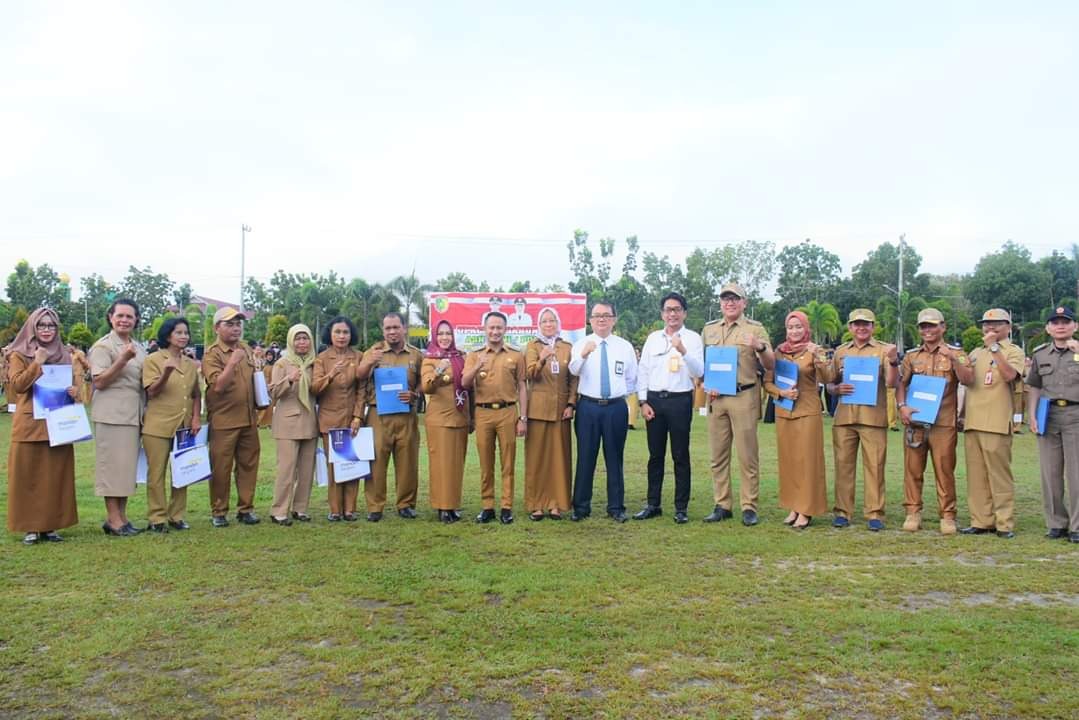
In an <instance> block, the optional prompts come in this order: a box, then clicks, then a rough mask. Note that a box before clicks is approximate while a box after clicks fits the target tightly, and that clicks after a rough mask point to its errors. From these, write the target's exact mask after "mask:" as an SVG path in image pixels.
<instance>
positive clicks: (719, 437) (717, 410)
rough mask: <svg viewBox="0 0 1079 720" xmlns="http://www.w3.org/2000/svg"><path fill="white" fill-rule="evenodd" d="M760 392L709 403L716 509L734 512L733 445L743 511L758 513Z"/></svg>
mask: <svg viewBox="0 0 1079 720" xmlns="http://www.w3.org/2000/svg"><path fill="white" fill-rule="evenodd" d="M759 392H760V391H759V390H758V389H757V387H756V386H753V387H751V388H746V389H745V390H743V391H742V392H740V393H738V394H737V395H720V396H719V397H718V398H716V399H715V400H712V401H711V402H710V403H709V410H708V436H709V439H710V440H711V446H712V485H713V491H714V494H715V502H716V505H719V506H720V507H722V508H724V509H726V510H730V509H731V444H732V441H733V444H734V447H735V449H736V450H737V451H738V464H739V465H740V466H741V469H742V484H741V487H740V488H739V500H740V501H741V506H742V509H743V510H754V511H755V510H756V509H757V497H758V496H759V494H760V484H761V477H760V460H759V451H758V447H757V422H758V421H759V420H760V417H761V404H760V395H759Z"/></svg>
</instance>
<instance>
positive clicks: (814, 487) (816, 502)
mask: <svg viewBox="0 0 1079 720" xmlns="http://www.w3.org/2000/svg"><path fill="white" fill-rule="evenodd" d="M776 446H777V447H776V449H777V450H778V453H779V506H780V507H782V508H786V509H787V510H793V511H794V512H799V513H802V514H803V515H809V516H814V515H823V514H824V513H825V512H827V511H828V486H827V484H826V483H825V480H824V422H823V421H822V420H821V416H820V415H816V414H814V415H806V416H805V417H800V418H793V419H791V418H782V417H776Z"/></svg>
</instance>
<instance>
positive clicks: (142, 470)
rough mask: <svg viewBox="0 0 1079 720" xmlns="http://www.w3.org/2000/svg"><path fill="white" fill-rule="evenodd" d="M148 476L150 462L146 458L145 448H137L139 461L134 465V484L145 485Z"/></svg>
mask: <svg viewBox="0 0 1079 720" xmlns="http://www.w3.org/2000/svg"><path fill="white" fill-rule="evenodd" d="M149 474H150V460H149V459H148V458H147V457H146V448H141V447H140V448H139V460H138V462H136V463H135V484H136V485H145V484H146V478H147V476H148V475H149Z"/></svg>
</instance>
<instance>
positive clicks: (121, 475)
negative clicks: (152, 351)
mask: <svg viewBox="0 0 1079 720" xmlns="http://www.w3.org/2000/svg"><path fill="white" fill-rule="evenodd" d="M107 317H108V319H109V325H110V326H111V327H112V332H110V333H109V334H108V335H106V336H105V337H103V338H101V339H100V340H98V341H97V342H96V343H94V346H93V347H91V348H90V355H89V360H90V375H91V376H92V377H93V378H94V397H93V405H92V406H91V418H92V419H93V421H94V450H95V453H96V458H97V459H96V464H95V472H94V492H95V493H96V494H97V496H98V497H103V498H105V512H106V513H107V515H108V516H107V517H106V519H105V522H104V523H102V524H101V529H102V530H104V531H105V534H106V535H113V536H122V537H126V536H130V535H138V534H139V533H140V532H142V531H141V530H138V529H137V528H135V526H134V525H132V524H131V521H129V520H128V519H127V499H128V498H129V497H131V496H132V495H134V494H135V474H136V472H137V468H138V464H139V437H140V435H141V433H140V430H141V427H142V411H143V408H144V407H145V400H144V398H145V394H144V393H143V389H142V363H143V361H144V360H146V351H145V350H143V349H142V347H141V346H140V345H139V344H138V343H137V342H136V338H135V335H134V333H135V329H136V328H137V327H138V326H139V317H140V315H139V306H138V305H137V304H135V301H134V300H131V299H129V298H120V299H118V300H116V301H115V302H113V303H112V305H110V306H109V310H108V313H107Z"/></svg>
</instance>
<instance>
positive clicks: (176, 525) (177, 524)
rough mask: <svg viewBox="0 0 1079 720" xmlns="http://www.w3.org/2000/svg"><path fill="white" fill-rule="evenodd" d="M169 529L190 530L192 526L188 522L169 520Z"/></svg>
mask: <svg viewBox="0 0 1079 720" xmlns="http://www.w3.org/2000/svg"><path fill="white" fill-rule="evenodd" d="M169 527H170V528H172V529H173V530H190V529H191V526H190V525H188V524H187V521H186V520H169Z"/></svg>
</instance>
